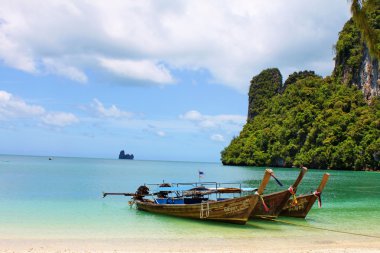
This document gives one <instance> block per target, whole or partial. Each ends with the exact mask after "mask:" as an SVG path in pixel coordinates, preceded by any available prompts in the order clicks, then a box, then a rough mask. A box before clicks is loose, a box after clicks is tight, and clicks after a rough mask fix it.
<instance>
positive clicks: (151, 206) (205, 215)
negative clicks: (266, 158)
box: [134, 169, 273, 224]
mask: <svg viewBox="0 0 380 253" xmlns="http://www.w3.org/2000/svg"><path fill="white" fill-rule="evenodd" d="M271 173H273V172H272V170H270V169H267V170H266V171H265V174H264V178H263V181H262V183H261V185H260V187H259V189H258V190H257V194H253V195H248V196H244V197H238V198H232V199H225V200H206V201H202V200H201V199H200V201H199V203H193V204H186V203H183V204H159V203H158V202H157V201H151V200H147V199H143V198H140V199H135V200H134V201H135V203H136V206H137V209H139V210H142V211H147V212H152V213H159V214H165V215H172V216H177V217H184V218H192V219H200V220H213V221H222V222H228V223H236V224H245V223H246V222H247V220H248V218H249V215H250V213H251V212H252V210H253V208H254V207H255V205H256V204H257V202H258V200H259V195H261V194H262V193H263V191H264V189H265V186H266V185H267V183H268V182H269V180H270V177H271ZM174 203H175V202H174Z"/></svg>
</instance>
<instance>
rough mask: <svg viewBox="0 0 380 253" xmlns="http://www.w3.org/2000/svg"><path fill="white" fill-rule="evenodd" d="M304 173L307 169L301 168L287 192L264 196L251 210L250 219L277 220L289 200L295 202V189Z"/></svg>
mask: <svg viewBox="0 0 380 253" xmlns="http://www.w3.org/2000/svg"><path fill="white" fill-rule="evenodd" d="M306 172H307V168H305V167H302V168H301V171H300V173H299V175H298V177H297V179H296V181H295V182H294V183H293V184H292V185H291V186H290V187H289V188H288V189H287V190H284V191H279V192H274V193H270V194H264V195H263V196H262V200H261V201H259V203H258V204H257V205H256V206H255V208H254V209H253V211H252V213H251V215H250V218H277V216H278V215H279V214H280V213H281V211H282V209H283V208H284V206H285V205H286V204H287V203H288V200H289V198H290V197H291V196H293V201H294V200H295V194H296V191H297V187H298V185H299V184H300V182H301V181H302V178H303V177H304V175H305V174H306ZM260 202H261V203H260Z"/></svg>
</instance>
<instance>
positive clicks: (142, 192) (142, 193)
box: [134, 185, 149, 200]
mask: <svg viewBox="0 0 380 253" xmlns="http://www.w3.org/2000/svg"><path fill="white" fill-rule="evenodd" d="M148 194H149V188H148V187H146V186H145V185H141V186H139V188H137V191H136V195H135V196H134V199H138V200H142V199H143V197H144V196H145V195H148Z"/></svg>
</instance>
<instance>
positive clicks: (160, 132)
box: [157, 131, 166, 137]
mask: <svg viewBox="0 0 380 253" xmlns="http://www.w3.org/2000/svg"><path fill="white" fill-rule="evenodd" d="M157 135H158V136H161V137H164V136H166V133H165V132H164V131H157Z"/></svg>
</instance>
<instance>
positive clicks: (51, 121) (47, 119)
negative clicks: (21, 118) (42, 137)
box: [41, 112, 79, 127]
mask: <svg viewBox="0 0 380 253" xmlns="http://www.w3.org/2000/svg"><path fill="white" fill-rule="evenodd" d="M41 120H42V122H43V123H45V124H47V125H52V126H58V127H65V126H68V125H71V124H74V123H78V122H79V119H78V118H77V117H76V116H75V115H74V114H72V113H66V112H51V113H48V114H46V115H44V116H43V117H41Z"/></svg>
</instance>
